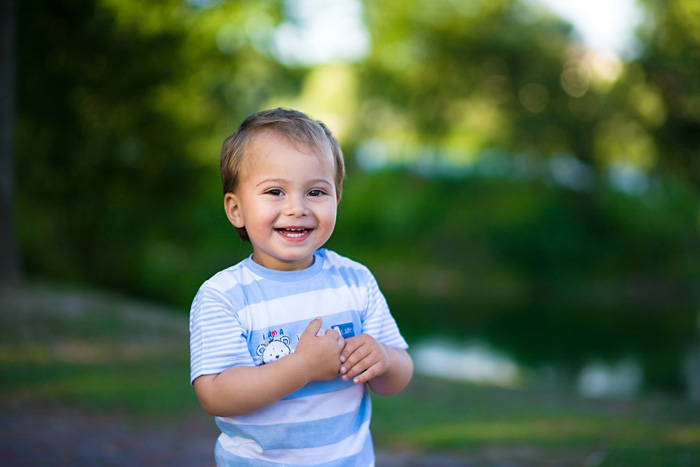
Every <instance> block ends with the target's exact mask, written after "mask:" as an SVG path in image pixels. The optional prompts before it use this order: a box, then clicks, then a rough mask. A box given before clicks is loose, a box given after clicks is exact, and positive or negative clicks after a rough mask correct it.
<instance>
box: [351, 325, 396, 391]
mask: <svg viewBox="0 0 700 467" xmlns="http://www.w3.org/2000/svg"><path fill="white" fill-rule="evenodd" d="M340 361H341V366H340V374H341V376H342V379H343V380H344V381H349V380H350V379H352V380H353V382H354V383H356V384H358V383H364V382H367V381H369V380H371V379H372V378H374V377H375V376H379V375H381V374H383V373H384V372H385V371H386V368H387V356H386V354H385V352H384V351H383V349H382V347H381V344H379V343H378V342H377V341H376V340H374V339H373V338H372V337H370V336H367V335H366V334H361V335H359V336H356V337H351V338H349V339H347V340H346V344H345V349H343V352H342V354H341V358H340Z"/></svg>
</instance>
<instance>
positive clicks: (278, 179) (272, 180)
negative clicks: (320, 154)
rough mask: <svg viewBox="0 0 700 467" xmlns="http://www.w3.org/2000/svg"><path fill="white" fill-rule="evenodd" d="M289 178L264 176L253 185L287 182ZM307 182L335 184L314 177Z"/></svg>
mask: <svg viewBox="0 0 700 467" xmlns="http://www.w3.org/2000/svg"><path fill="white" fill-rule="evenodd" d="M287 182H289V180H287V179H285V178H266V179H265V180H262V181H260V183H258V184H256V185H255V186H256V187H258V186H260V185H264V184H266V183H287ZM309 182H310V183H311V184H312V185H315V184H318V183H325V184H327V185H331V186H335V184H334V183H333V181H331V180H328V179H326V178H315V179H313V180H309Z"/></svg>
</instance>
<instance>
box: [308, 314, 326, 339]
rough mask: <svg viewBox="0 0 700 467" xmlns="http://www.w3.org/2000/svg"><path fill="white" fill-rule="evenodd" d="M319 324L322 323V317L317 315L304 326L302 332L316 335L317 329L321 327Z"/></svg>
mask: <svg viewBox="0 0 700 467" xmlns="http://www.w3.org/2000/svg"><path fill="white" fill-rule="evenodd" d="M321 325H323V318H322V317H320V316H319V317H318V318H314V319H313V320H312V321H311V322H310V323H309V324H308V326H306V329H305V330H304V334H310V335H311V336H316V334H318V331H319V330H320V329H321Z"/></svg>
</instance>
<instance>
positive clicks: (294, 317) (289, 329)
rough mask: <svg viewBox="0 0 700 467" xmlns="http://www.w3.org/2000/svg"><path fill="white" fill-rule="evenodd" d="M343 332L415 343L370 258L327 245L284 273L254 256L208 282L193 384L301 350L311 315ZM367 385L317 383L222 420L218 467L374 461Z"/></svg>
mask: <svg viewBox="0 0 700 467" xmlns="http://www.w3.org/2000/svg"><path fill="white" fill-rule="evenodd" d="M317 316H322V317H323V327H324V328H325V329H329V328H334V329H337V330H338V331H339V332H340V333H341V334H342V335H343V337H346V338H347V337H351V336H355V335H359V334H361V333H366V334H369V335H371V336H373V337H374V338H375V339H377V341H379V342H381V343H383V344H386V345H388V346H391V347H395V348H399V349H405V348H407V347H408V346H407V344H406V341H405V340H404V339H403V337H402V336H401V334H400V333H399V330H398V327H397V326H396V322H395V321H394V318H393V317H392V316H391V313H390V312H389V308H388V306H387V303H386V300H385V299H384V296H383V295H382V293H381V292H380V291H379V287H378V286H377V282H376V280H375V279H374V276H372V273H371V272H370V271H369V270H368V269H367V268H366V267H364V266H363V265H361V264H359V263H357V262H355V261H352V260H349V259H347V258H345V257H342V256H340V255H338V254H337V253H334V252H332V251H330V250H326V249H320V250H318V251H316V252H315V254H314V263H313V264H312V265H311V266H310V267H309V268H307V269H304V270H302V271H276V270H271V269H267V268H264V267H262V266H260V265H259V264H257V263H255V262H254V261H253V260H252V258H251V257H249V258H247V259H245V260H243V261H241V262H240V263H238V264H237V265H235V266H232V267H230V268H228V269H225V270H223V271H221V272H219V273H218V274H216V275H215V276H214V277H212V278H211V279H209V280H208V281H206V282H205V283H204V284H203V285H202V287H201V288H200V290H199V292H198V293H197V296H196V297H195V299H194V302H193V304H192V310H191V313H190V352H191V381H194V380H195V379H196V378H198V377H199V376H202V375H208V374H218V373H221V372H222V371H224V370H226V369H227V368H230V367H234V366H253V365H262V364H265V363H267V362H269V361H272V360H275V359H278V358H283V357H284V356H285V355H287V354H289V353H290V352H293V351H294V349H295V348H296V346H297V343H298V341H299V336H300V335H301V333H302V332H303V331H304V330H305V329H306V326H307V325H308V324H309V322H310V321H311V320H313V319H314V318H316V317H317ZM370 414H371V405H370V399H369V394H368V393H367V389H366V387H365V385H356V384H354V383H352V381H342V380H341V379H340V378H339V377H338V378H336V379H334V380H331V381H315V382H312V383H309V384H307V385H306V386H305V387H304V388H302V389H300V390H299V391H297V392H295V393H293V394H291V395H289V396H287V397H285V398H284V399H282V400H281V401H279V402H276V403H274V404H272V405H270V406H268V407H266V408H264V409H262V410H259V411H257V412H254V413H252V414H248V415H243V416H237V417H217V418H216V423H217V425H218V426H219V428H220V429H221V435H220V436H219V440H218V442H217V443H216V450H215V454H216V462H217V465H218V466H228V465H236V466H248V465H251V466H267V465H324V466H349V465H362V466H368V465H373V464H374V451H373V447H372V438H371V435H370V432H369V422H370Z"/></svg>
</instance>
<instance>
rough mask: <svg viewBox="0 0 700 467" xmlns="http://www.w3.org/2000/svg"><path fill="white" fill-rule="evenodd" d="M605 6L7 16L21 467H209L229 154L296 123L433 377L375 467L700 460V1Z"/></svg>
mask: <svg viewBox="0 0 700 467" xmlns="http://www.w3.org/2000/svg"><path fill="white" fill-rule="evenodd" d="M564 3H567V2H564ZM569 3H575V2H569ZM587 3H589V4H595V5H597V8H598V9H597V10H596V14H595V16H594V17H593V24H594V29H593V35H592V36H588V35H587V34H588V31H586V30H584V29H582V26H580V25H579V26H577V27H576V28H575V27H574V25H573V24H574V23H576V17H575V16H574V17H569V19H564V17H566V15H565V16H564V17H562V16H559V15H558V14H557V13H555V11H559V10H557V9H556V6H555V5H553V3H552V1H550V0H548V1H547V2H546V3H545V2H542V1H537V0H488V1H486V0H460V1H455V0H440V1H435V0H385V1H381V2H371V1H360V0H332V1H331V0H327V1H322V0H286V1H274V0H267V1H252V0H241V1H225V0H161V1H158V2H137V1H134V0H22V1H14V2H13V1H7V0H4V1H3V2H2V3H1V6H2V11H0V18H1V21H2V24H1V25H0V33H1V34H2V56H1V59H2V73H1V75H2V76H0V79H2V81H1V82H0V101H1V103H2V108H1V109H0V111H1V115H0V123H1V125H2V131H1V132H0V133H1V134H2V147H0V150H1V152H0V182H1V183H0V186H1V188H2V193H0V194H1V195H2V199H1V201H2V203H1V204H0V279H1V280H2V284H0V421H1V422H2V423H0V464H3V465H37V464H42V463H45V462H47V460H48V459H53V460H58V461H63V462H64V463H66V464H67V465H211V463H212V452H213V443H214V439H215V436H216V430H215V426H214V424H213V421H211V420H210V419H209V418H208V417H207V416H206V415H205V414H204V413H203V412H202V411H201V409H199V408H198V404H197V401H196V398H195V396H194V392H193V390H192V389H191V387H190V386H189V384H188V376H189V361H188V332H187V318H188V311H189V305H190V302H191V300H192V298H193V296H194V294H195V293H196V291H197V288H198V287H199V285H200V284H201V283H202V281H204V280H205V279H207V278H208V277H210V276H211V275H212V274H214V273H215V272H217V271H219V270H221V269H223V268H225V267H227V266H229V265H231V264H234V263H236V262H238V261H240V260H241V259H243V258H244V257H246V256H247V255H249V254H250V247H249V246H248V245H246V244H243V243H241V241H240V240H239V239H238V237H237V236H236V235H235V234H234V232H233V230H232V228H231V227H230V225H229V224H228V222H227V220H226V218H225V215H224V212H223V209H222V194H221V184H220V179H219V176H218V155H219V150H220V146H221V143H222V141H223V140H224V138H225V137H226V136H228V135H229V134H230V133H232V132H233V131H234V130H235V128H236V126H237V125H238V123H240V121H241V120H242V119H243V118H244V117H245V116H247V115H249V114H250V113H252V112H255V111H257V110H260V109H263V108H269V107H277V106H285V107H293V108H298V109H300V110H302V111H305V112H307V113H309V114H310V115H312V116H314V117H316V118H318V119H321V120H323V121H324V122H326V123H327V124H328V126H329V127H330V128H331V129H332V130H333V132H334V133H335V134H336V136H337V137H338V139H339V140H340V143H341V145H342V147H343V149H344V152H345V156H346V161H347V164H348V178H347V180H346V183H345V186H344V192H343V199H342V201H341V204H340V208H339V214H338V223H337V227H336V230H335V233H334V235H333V237H332V238H331V241H330V242H329V244H328V247H329V248H332V249H334V250H336V251H338V252H340V253H341V254H344V255H346V256H349V257H351V258H353V259H355V260H358V261H360V262H362V263H364V264H366V265H367V266H368V267H369V268H370V269H372V271H373V272H374V273H375V275H376V277H377V279H378V281H379V284H380V286H381V287H382V290H383V292H384V293H385V295H386V297H387V299H388V301H389V304H390V306H391V308H392V312H393V314H394V316H395V318H396V320H397V322H398V324H399V326H400V327H401V329H402V332H403V334H404V336H405V337H406V338H407V340H408V341H409V344H410V345H411V353H412V355H413V358H414V360H415V362H416V366H417V374H416V377H415V378H414V381H413V382H412V383H411V385H410V386H409V387H408V388H407V389H406V390H405V391H404V392H403V393H402V394H400V395H399V396H395V397H392V398H376V397H375V398H374V399H373V404H374V417H373V424H372V426H373V433H374V435H375V444H376V447H377V451H378V452H379V455H380V461H381V462H379V463H378V465H479V466H480V465H532V466H540V465H611V466H625V465H630V466H633V465H634V466H639V465H670V466H675V465H678V466H686V465H687V466H691V465H699V464H700V204H699V199H700V197H699V194H700V4H698V2H696V1H695V0H637V1H636V2H635V1H634V0H628V1H623V0H615V1H610V2H607V3H609V4H610V5H607V4H606V3H605V2H587ZM623 5H624V6H626V7H627V8H628V10H624V11H622V10H619V9H617V8H614V7H615V6H617V7H620V6H623ZM562 14H563V13H562ZM615 15H618V16H620V15H626V18H627V19H628V26H629V31H628V32H629V34H628V35H626V36H624V37H623V36H621V35H619V34H618V36H614V38H615V39H617V42H616V43H615V44H614V46H613V47H608V48H606V47H605V45H600V44H599V43H597V42H595V39H596V38H600V36H602V34H603V32H604V31H603V25H604V23H605V21H606V19H608V18H609V17H614V16H615ZM596 27H597V29H596ZM623 39H624V40H623ZM52 440H53V441H52Z"/></svg>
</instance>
